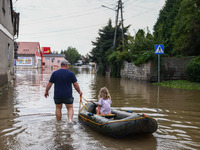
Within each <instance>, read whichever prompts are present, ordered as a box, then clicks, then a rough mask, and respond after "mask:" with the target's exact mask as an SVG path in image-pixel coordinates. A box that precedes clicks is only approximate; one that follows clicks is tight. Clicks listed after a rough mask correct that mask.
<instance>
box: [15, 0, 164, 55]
mask: <svg viewBox="0 0 200 150" xmlns="http://www.w3.org/2000/svg"><path fill="white" fill-rule="evenodd" d="M117 1H118V0H34V1H33V0H17V1H15V0H13V2H14V10H15V11H17V12H20V30H19V32H20V34H19V38H18V39H17V41H19V42H20V41H24V42H40V46H41V47H51V50H52V51H58V52H60V51H61V50H66V49H67V48H68V47H69V46H72V47H75V48H76V49H77V50H78V52H79V53H80V54H82V55H86V54H87V53H89V52H90V51H91V50H92V48H93V46H92V42H91V41H95V39H96V37H98V30H99V29H101V28H102V27H103V26H106V25H107V23H108V20H109V18H110V19H111V20H112V22H113V26H114V23H115V16H116V12H115V11H114V10H110V9H108V8H104V7H102V6H101V5H105V6H107V7H109V8H113V9H116V4H117ZM122 2H123V3H124V4H123V6H124V8H123V11H124V13H123V17H124V26H127V25H131V27H130V29H129V32H130V34H131V35H132V36H133V35H134V34H135V32H136V31H137V30H138V29H145V30H146V28H147V27H149V30H150V31H151V32H152V31H153V25H154V24H155V23H156V21H157V18H158V15H159V11H160V9H161V8H162V7H163V6H164V4H165V0H122ZM119 19H120V18H119Z"/></svg>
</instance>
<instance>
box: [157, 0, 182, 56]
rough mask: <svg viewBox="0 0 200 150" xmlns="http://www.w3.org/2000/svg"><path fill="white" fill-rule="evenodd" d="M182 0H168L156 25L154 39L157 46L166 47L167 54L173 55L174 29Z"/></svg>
mask: <svg viewBox="0 0 200 150" xmlns="http://www.w3.org/2000/svg"><path fill="white" fill-rule="evenodd" d="M181 1H182V0H167V1H166V3H165V6H164V7H163V9H161V10H160V14H159V17H158V20H157V22H156V24H155V25H154V37H155V40H156V43H157V44H164V45H165V52H166V53H167V54H169V55H173V53H172V50H173V41H171V34H172V27H173V26H174V23H175V22H174V20H175V18H176V16H177V13H178V10H179V7H180V3H181Z"/></svg>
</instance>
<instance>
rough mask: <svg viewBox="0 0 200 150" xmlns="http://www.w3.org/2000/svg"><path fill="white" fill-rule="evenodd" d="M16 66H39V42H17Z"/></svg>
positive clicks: (40, 59) (40, 60)
mask: <svg viewBox="0 0 200 150" xmlns="http://www.w3.org/2000/svg"><path fill="white" fill-rule="evenodd" d="M17 44H18V59H17V60H16V66H17V68H32V69H33V68H41V64H42V51H41V49H40V43H39V42H17Z"/></svg>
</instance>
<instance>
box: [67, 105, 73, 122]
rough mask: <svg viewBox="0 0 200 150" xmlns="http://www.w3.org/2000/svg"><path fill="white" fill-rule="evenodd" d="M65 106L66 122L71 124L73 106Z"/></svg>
mask: <svg viewBox="0 0 200 150" xmlns="http://www.w3.org/2000/svg"><path fill="white" fill-rule="evenodd" d="M65 106H66V108H67V115H68V122H72V121H73V115H74V109H73V104H65Z"/></svg>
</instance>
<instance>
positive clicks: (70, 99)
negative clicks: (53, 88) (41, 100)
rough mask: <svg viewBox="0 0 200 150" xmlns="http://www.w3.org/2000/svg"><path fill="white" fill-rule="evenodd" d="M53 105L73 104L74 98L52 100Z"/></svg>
mask: <svg viewBox="0 0 200 150" xmlns="http://www.w3.org/2000/svg"><path fill="white" fill-rule="evenodd" d="M54 102H55V104H63V103H64V104H73V102H74V98H73V97H72V98H54Z"/></svg>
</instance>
